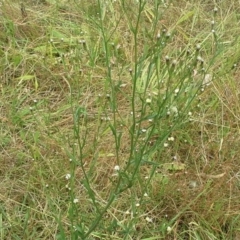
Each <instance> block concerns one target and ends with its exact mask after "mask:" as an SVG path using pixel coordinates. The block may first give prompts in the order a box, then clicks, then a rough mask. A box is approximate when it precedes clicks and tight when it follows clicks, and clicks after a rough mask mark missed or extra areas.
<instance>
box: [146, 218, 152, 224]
mask: <svg viewBox="0 0 240 240" xmlns="http://www.w3.org/2000/svg"><path fill="white" fill-rule="evenodd" d="M145 219H146V221H147V222H148V223H152V222H153V220H152V218H150V217H146V218H145Z"/></svg>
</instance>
